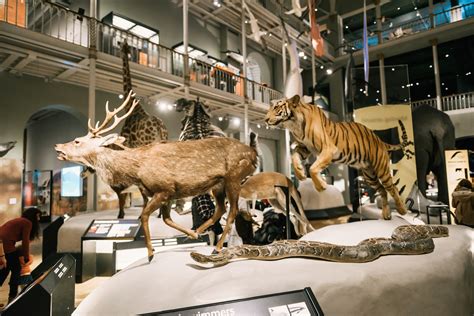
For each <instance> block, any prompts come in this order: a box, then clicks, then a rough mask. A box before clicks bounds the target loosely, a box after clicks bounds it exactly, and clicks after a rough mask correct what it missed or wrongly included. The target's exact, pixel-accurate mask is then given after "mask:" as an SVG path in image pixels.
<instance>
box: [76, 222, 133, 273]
mask: <svg viewBox="0 0 474 316" xmlns="http://www.w3.org/2000/svg"><path fill="white" fill-rule="evenodd" d="M140 228H141V221H140V220H138V219H99V220H97V219H96V220H93V221H92V222H91V224H90V225H89V227H88V228H87V230H86V232H85V233H84V235H83V236H82V237H81V259H82V260H81V263H80V266H79V269H80V274H79V278H78V279H79V280H78V282H84V281H87V280H89V279H91V278H93V277H95V276H112V275H113V274H114V273H115V270H114V266H115V264H114V252H113V249H114V243H116V242H127V241H128V242H130V241H134V240H137V238H138V236H139V230H140Z"/></svg>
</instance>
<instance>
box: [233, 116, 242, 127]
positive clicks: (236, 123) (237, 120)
mask: <svg viewBox="0 0 474 316" xmlns="http://www.w3.org/2000/svg"><path fill="white" fill-rule="evenodd" d="M232 125H233V126H234V127H239V126H240V118H238V117H234V118H233V119H232Z"/></svg>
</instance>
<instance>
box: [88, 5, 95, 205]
mask: <svg viewBox="0 0 474 316" xmlns="http://www.w3.org/2000/svg"><path fill="white" fill-rule="evenodd" d="M90 16H91V20H89V21H90V23H91V24H90V26H89V32H90V33H89V41H90V42H89V94H88V116H89V119H90V120H91V122H92V124H95V121H96V120H95V89H96V59H97V33H96V32H97V27H96V23H95V19H96V18H97V1H96V0H90ZM87 210H93V211H95V210H97V176H96V175H95V174H91V175H89V176H88V177H87Z"/></svg>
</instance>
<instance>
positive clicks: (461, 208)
mask: <svg viewBox="0 0 474 316" xmlns="http://www.w3.org/2000/svg"><path fill="white" fill-rule="evenodd" d="M472 189H473V186H472V183H471V181H469V180H467V179H462V180H461V181H459V183H458V185H457V186H456V188H455V189H454V191H453V194H452V201H451V205H452V207H455V208H456V211H455V213H456V220H457V221H458V223H459V224H461V225H466V226H469V227H472V228H474V192H473V190H472Z"/></svg>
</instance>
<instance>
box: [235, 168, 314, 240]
mask: <svg viewBox="0 0 474 316" xmlns="http://www.w3.org/2000/svg"><path fill="white" fill-rule="evenodd" d="M275 186H285V187H288V189H289V193H290V199H292V200H293V201H294V203H295V204H294V205H292V203H291V200H290V214H291V215H293V216H294V217H295V218H296V223H293V225H294V226H295V231H296V234H297V235H299V236H303V235H305V234H307V233H308V232H311V231H313V230H314V229H313V227H312V226H311V224H310V223H309V221H308V219H307V218H306V215H305V213H304V209H303V204H302V203H301V199H300V196H299V194H298V191H297V190H296V188H295V186H294V185H293V182H291V180H290V179H288V178H287V177H286V176H285V175H283V174H281V173H277V172H261V173H257V174H256V175H253V176H251V177H250V178H248V179H247V180H246V181H245V183H244V184H242V187H241V188H240V197H241V198H244V199H246V200H257V199H258V200H261V199H267V200H268V201H269V202H270V204H271V205H272V206H273V207H274V208H275V209H276V210H279V211H284V210H285V209H286V197H285V194H284V193H283V191H282V190H281V189H280V188H279V187H275Z"/></svg>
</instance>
